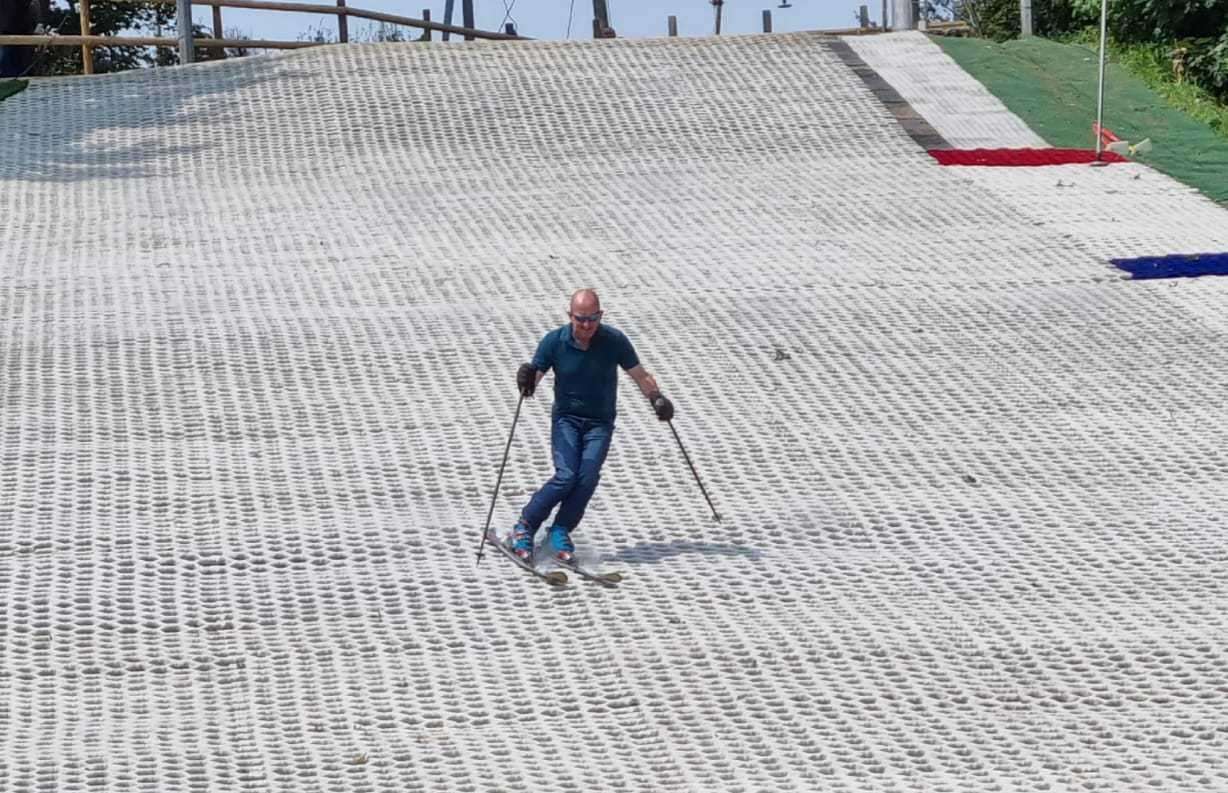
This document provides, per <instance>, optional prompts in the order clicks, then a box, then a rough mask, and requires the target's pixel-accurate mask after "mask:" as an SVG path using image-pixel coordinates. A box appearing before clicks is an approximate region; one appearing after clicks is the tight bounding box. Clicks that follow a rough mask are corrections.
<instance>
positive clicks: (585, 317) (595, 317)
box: [567, 311, 605, 322]
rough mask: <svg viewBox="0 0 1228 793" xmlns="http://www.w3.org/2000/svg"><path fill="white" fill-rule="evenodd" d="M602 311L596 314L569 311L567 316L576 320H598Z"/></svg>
mask: <svg viewBox="0 0 1228 793" xmlns="http://www.w3.org/2000/svg"><path fill="white" fill-rule="evenodd" d="M604 313H605V312H604V311H598V312H597V313H596V314H571V313H569V314H568V315H567V316H569V317H571V318H572V319H574V320H575V321H576V322H600V321H601V315H602V314H604Z"/></svg>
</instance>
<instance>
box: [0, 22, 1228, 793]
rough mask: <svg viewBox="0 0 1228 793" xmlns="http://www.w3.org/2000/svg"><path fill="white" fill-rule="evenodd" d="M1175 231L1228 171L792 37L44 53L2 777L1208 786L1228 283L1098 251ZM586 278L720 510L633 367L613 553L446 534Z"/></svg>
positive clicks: (543, 457)
mask: <svg viewBox="0 0 1228 793" xmlns="http://www.w3.org/2000/svg"><path fill="white" fill-rule="evenodd" d="M932 46H933V45H930V44H928V43H926V42H925V41H924V39H922V38H920V37H917V36H900V37H891V38H885V39H881V40H876V41H875V42H874V44H873V52H871V51H869V50H867V51H865V52H863V53H862V55H863V57H864V58H865V60H866V62H867V63H869V64H870V65H872V66H875V65H881V66H882V68H883V74H890V73H891V69H892V68H895V69H898V68H899V66H898V60H899V59H898V58H897V57H896V56H895V55H893V48H896V47H898V48H899V52H900V53H905V52H916V51H917V50H918V49H921V50H924V49H925V48H926V47H932ZM918 57H920V56H918ZM876 61H877V62H878V63H877V64H876ZM922 61H923V62H924V63H925V64H926V68H927V69H931V70H933V71H932V72H930V73H929V74H928V75H927V77H926V80H924V81H918V80H913V81H909V80H901V81H900V84H899V85H897V86H896V87H897V89H898V90H899V91H900V93H901V94H902V95H903V96H905V98H909V99H925V98H927V97H928V98H929V99H930V100H931V101H930V102H929V103H928V108H929V110H928V111H927V112H928V113H930V115H931V116H932V117H931V118H929V120H930V121H931V123H932V124H933V125H934V126H935V128H937V129H939V130H941V131H942V132H943V134H944V135H947V136H948V137H949V138H951V139H952V140H953V141H954V142H955V143H956V145H962V144H960V143H959V141H960V140H961V139H963V140H973V139H976V137H977V136H978V135H982V134H984V133H983V131H982V130H983V129H984V122H985V115H984V114H981V113H979V111H978V112H977V113H973V114H972V115H971V116H964V115H961V113H963V112H964V110H965V109H967V108H968V107H970V106H969V105H967V104H961V103H960V102H950V101H948V100H949V98H950V97H945V98H944V97H942V96H938V95H939V94H942V92H943V91H944V90H945V89H944V86H952V87H954V88H953V89H952V90H954V91H956V92H965V93H967V92H968V91H971V90H974V86H973V87H972V88H969V86H970V85H971V83H970V81H969V80H968V78H967V77H966V76H965V75H962V74H961V73H959V72H958V70H957V68H956V67H955V66H954V64H952V63H951V62H950V61H949V60H944V59H943V58H941V57H940V54H939V53H936V51H931V52H929V53H928V54H927V55H925V56H924V58H922ZM893 63H894V65H893ZM889 67H890V68H889ZM942 70H945V73H946V74H947V75H948V77H943V74H942V73H940V72H941V71H942ZM977 101H978V102H980V103H981V104H979V105H977V106H976V107H977V108H981V109H982V110H984V113H986V114H989V115H994V114H995V113H997V112H998V111H996V110H994V108H993V107H991V105H992V104H993V103H992V102H991V101H990V98H988V96H987V95H985V96H983V97H980V98H979V99H978V100H977ZM925 105H926V103H925V102H921V101H919V102H918V106H925ZM973 116H975V117H973ZM992 123H1001V119H1000V118H998V120H997V121H993V122H992ZM1008 126H1009V125H1008ZM1004 128H1005V127H1004ZM1012 128H1015V127H1013V126H1012ZM1011 134H1014V133H1011ZM1008 145H1011V144H1008ZM1203 250H1206V251H1216V250H1218V251H1223V250H1228V212H1225V211H1224V210H1222V209H1220V208H1217V207H1215V206H1214V205H1212V204H1211V203H1210V202H1208V201H1205V200H1203V199H1201V198H1199V197H1198V196H1197V195H1195V194H1193V193H1191V192H1190V191H1188V190H1186V189H1184V188H1182V187H1181V186H1180V185H1177V184H1176V183H1174V182H1171V181H1169V180H1167V179H1165V178H1163V177H1161V176H1159V175H1158V174H1156V173H1154V172H1152V171H1150V170H1149V169H1147V168H1145V167H1143V166H1135V165H1123V166H1114V167H1111V168H1107V169H1103V170H1093V169H1089V168H1085V167H1077V166H1070V167H1063V168H1048V169H1035V170H1031V171H1028V170H1018V169H1014V170H1012V169H975V168H941V167H939V166H937V165H936V164H935V163H934V162H933V161H932V160H931V159H930V157H928V156H927V155H926V154H925V152H924V151H922V150H921V149H920V148H919V147H918V146H917V145H916V144H915V143H913V141H912V140H911V139H910V138H909V137H908V136H907V135H906V134H905V133H904V131H903V130H902V129H901V127H900V125H899V124H898V123H897V121H896V120H895V118H894V117H893V116H892V115H891V114H890V113H889V112H887V111H886V110H885V109H884V107H883V105H882V104H881V103H880V102H879V101H878V99H877V98H876V97H875V95H874V94H873V93H872V92H871V91H870V90H869V89H868V88H867V87H866V84H865V83H864V82H863V81H862V79H860V78H859V77H858V75H857V74H855V73H854V71H853V70H852V69H851V68H850V67H849V66H846V65H845V64H844V63H843V62H841V60H840V59H839V58H838V57H837V56H836V55H835V54H834V53H833V51H832V50H831V48H830V40H828V39H825V38H823V37H822V36H818V35H776V36H770V37H768V36H752V37H726V38H722V39H690V40H687V39H673V40H657V41H602V42H594V43H544V42H519V43H503V44H472V45H465V44H459V43H452V44H448V45H444V44H427V45H418V44H413V45H408V44H401V45H392V44H389V45H370V46H349V47H343V48H342V47H331V48H323V49H316V50H312V51H310V52H303V53H300V54H295V55H292V56H286V57H259V58H251V59H246V60H238V61H228V62H224V63H219V64H205V65H201V66H196V67H190V68H184V69H163V70H157V71H144V72H139V73H131V74H125V75H119V76H111V77H100V78H96V79H89V80H79V79H73V80H63V81H49V82H36V83H35V84H34V85H32V86H31V88H30V89H29V90H27V91H26V92H24V93H22V94H19V95H18V96H16V97H14V98H12V99H9V100H7V101H5V102H4V103H3V104H0V252H2V261H0V301H2V302H0V344H2V351H0V352H2V356H3V357H2V360H0V395H2V403H0V411H2V412H0V416H2V418H3V424H2V426H0V683H2V685H0V691H2V693H0V791H3V792H4V793H18V792H19V791H31V790H39V791H94V790H105V791H131V790H140V791H159V792H160V791H239V790H252V791H263V790H273V791H320V792H321V793H332V792H333V791H371V792H372V793H377V792H379V793H383V792H385V791H428V792H430V793H435V792H436V791H520V790H531V791H543V792H544V793H555V792H562V791H585V792H586V793H587V792H588V791H593V792H594V793H597V792H599V791H653V792H654V793H655V792H656V791H696V793H706V792H707V791H744V792H745V793H776V792H780V791H820V790H821V791H854V790H856V791H883V790H909V791H935V790H946V791H992V790H999V791H1015V790H1048V791H1068V790H1077V791H1084V790H1103V791H1121V790H1138V791H1153V790H1172V791H1183V792H1185V791H1195V790H1197V791H1208V790H1225V789H1228V759H1226V758H1228V748H1226V745H1225V744H1226V741H1228V716H1226V715H1225V714H1226V712H1228V635H1226V631H1228V618H1226V617H1225V606H1226V605H1228V602H1226V601H1228V595H1226V594H1225V588H1226V585H1228V574H1226V572H1225V564H1226V562H1228V540H1226V538H1225V525H1224V514H1225V510H1226V509H1228V487H1226V485H1228V453H1226V452H1225V449H1226V448H1228V430H1226V426H1228V416H1226V415H1225V407H1224V400H1225V396H1224V395H1225V393H1226V389H1228V346H1226V345H1225V332H1226V331H1228V327H1226V325H1225V321H1224V316H1225V314H1226V313H1228V312H1226V311H1225V303H1226V302H1228V290H1226V288H1225V286H1224V282H1223V280H1215V279H1198V280H1185V281H1156V282H1131V281H1127V280H1123V279H1122V278H1121V277H1120V274H1119V273H1118V272H1117V271H1115V270H1114V269H1112V268H1111V267H1110V266H1109V264H1108V259H1109V258H1111V257H1115V256H1132V255H1142V254H1156V253H1190V252H1198V251H1203ZM579 286H595V287H597V288H598V289H599V290H600V291H601V295H602V297H603V298H604V301H605V307H606V308H607V310H608V311H607V319H608V321H609V322H610V323H611V324H613V325H616V326H617V327H620V328H622V329H623V330H625V331H626V332H627V333H628V334H629V335H630V336H631V338H632V339H633V340H634V342H635V343H636V345H637V347H638V350H639V353H640V355H641V357H642V359H643V361H644V363H645V364H646V366H647V368H648V369H649V370H650V371H652V372H653V373H654V374H655V375H656V376H657V378H658V379H659V381H660V383H661V385H662V387H663V388H664V390H665V391H666V393H667V394H668V395H670V396H671V397H673V399H674V400H675V402H676V405H677V409H678V415H677V418H676V419H675V421H674V425H675V427H676V428H677V430H678V432H679V435H680V436H681V438H682V440H683V441H684V442H685V443H686V444H687V445H688V450H689V452H690V454H691V456H692V458H693V459H694V461H695V464H696V466H697V467H698V469H699V471H700V473H701V474H702V476H703V478H704V481H705V483H706V485H707V487H708V489H709V491H710V492H711V494H712V497H713V499H714V501H715V503H716V506H717V509H718V510H719V511H720V512H721V513H722V514H723V515H724V517H725V520H724V522H722V523H717V522H715V521H713V520H712V519H711V516H710V514H709V511H708V508H707V505H706V504H705V503H704V500H703V497H702V495H701V494H700V492H699V490H698V488H697V487H696V485H695V482H694V480H693V479H692V478H691V475H690V473H689V471H688V470H687V468H686V465H685V462H684V461H683V459H682V456H681V454H680V453H679V450H678V448H677V445H676V444H675V442H674V439H673V437H672V435H671V434H670V432H669V430H668V427H666V426H664V425H662V424H660V423H658V422H657V421H656V420H655V419H654V418H653V416H652V415H651V413H650V412H649V410H648V407H647V405H646V404H645V403H644V401H643V400H642V399H641V398H639V397H638V396H637V395H636V394H635V393H633V387H632V385H631V383H630V381H629V380H625V379H624V381H623V384H622V386H621V388H622V394H621V399H622V401H621V413H620V416H619V420H618V432H617V434H616V437H615V441H614V446H613V449H612V451H611V454H610V458H609V460H608V463H607V466H606V469H605V476H604V479H603V482H602V484H601V487H600V489H599V491H598V494H597V496H596V498H595V500H594V502H593V504H592V506H591V508H590V510H589V513H588V516H587V518H586V520H585V522H584V525H583V530H582V532H581V533H580V534H579V535H578V537H577V539H578V540H579V542H580V543H581V545H582V547H583V548H584V550H585V551H586V552H587V553H588V554H589V556H590V558H592V559H593V560H594V561H595V563H597V564H598V565H599V566H601V567H602V568H604V569H617V570H622V571H624V572H625V573H626V574H627V578H626V580H625V582H624V583H623V584H622V585H621V586H620V587H619V588H618V589H605V588H602V587H600V586H597V585H593V584H588V583H584V582H578V581H574V577H573V583H572V584H571V585H569V586H568V587H567V588H565V589H561V590H553V589H551V588H549V587H548V586H546V585H544V584H542V583H540V582H538V581H536V580H534V579H532V578H531V577H530V576H528V575H526V574H524V573H523V572H521V571H519V570H517V569H515V568H514V567H513V566H512V565H510V564H508V563H507V562H506V560H504V559H502V558H501V557H498V556H493V555H489V554H488V556H487V559H486V560H485V561H484V562H483V563H482V565H481V566H480V567H475V565H474V552H475V550H476V547H477V542H478V538H479V531H480V530H481V527H482V525H483V521H484V520H485V517H486V511H487V509H488V506H489V502H490V498H491V495H492V492H493V488H494V483H495V477H496V474H497V473H498V469H499V462H500V459H501V455H502V451H503V447H504V444H505V443H506V440H507V436H508V430H509V428H510V426H511V421H512V416H513V414H514V411H515V407H516V391H515V388H514V384H513V381H514V373H515V369H516V367H517V365H518V364H520V363H521V362H522V361H524V360H526V359H527V358H528V357H529V355H530V354H531V352H532V349H533V346H534V344H535V343H536V341H537V339H538V338H539V337H540V336H541V335H542V334H543V333H544V332H545V331H547V330H548V329H549V328H551V327H553V326H554V325H556V324H558V323H560V322H561V321H562V320H563V315H562V312H563V309H564V307H565V300H566V296H567V294H568V293H570V291H571V290H573V289H574V288H576V287H579ZM550 383H551V381H550V380H547V381H546V382H545V383H544V384H543V389H542V394H541V395H540V396H539V397H537V398H535V399H533V400H529V401H526V403H525V406H524V410H523V412H522V414H521V416H520V424H519V427H518V429H517V433H516V436H515V440H514V442H513V444H512V447H511V448H512V451H511V456H510V459H509V461H508V466H507V472H506V475H505V478H504V480H503V485H502V488H501V490H500V493H499V496H498V503H497V508H496V510H495V517H496V521H497V522H498V525H499V526H500V528H501V529H506V528H507V527H508V526H509V525H510V523H511V522H512V520H513V519H514V517H515V515H516V512H517V510H518V509H519V507H520V506H521V505H522V503H523V502H524V501H525V500H526V499H527V497H528V496H529V494H530V493H531V491H532V490H533V489H534V488H535V487H536V486H537V485H539V484H540V483H541V482H542V481H544V480H545V478H546V477H547V476H548V475H549V473H550V469H549V462H548V461H549V431H548V425H549V399H548V396H549V390H550Z"/></svg>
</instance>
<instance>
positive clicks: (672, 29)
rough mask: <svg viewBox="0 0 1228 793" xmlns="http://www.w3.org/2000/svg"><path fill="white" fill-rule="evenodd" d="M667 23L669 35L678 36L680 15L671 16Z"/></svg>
mask: <svg viewBox="0 0 1228 793" xmlns="http://www.w3.org/2000/svg"><path fill="white" fill-rule="evenodd" d="M667 23H668V26H669V35H671V36H677V35H678V17H673V16H672V17H670V18H669V19H668V20H667Z"/></svg>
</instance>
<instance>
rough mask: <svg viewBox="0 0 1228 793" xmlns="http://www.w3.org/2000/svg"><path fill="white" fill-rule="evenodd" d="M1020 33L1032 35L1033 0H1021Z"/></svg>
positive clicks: (1024, 35) (1025, 35) (1023, 35)
mask: <svg viewBox="0 0 1228 793" xmlns="http://www.w3.org/2000/svg"><path fill="white" fill-rule="evenodd" d="M1019 35H1020V36H1022V37H1024V38H1027V37H1028V36H1031V35H1032V0H1019Z"/></svg>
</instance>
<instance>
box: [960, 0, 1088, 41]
mask: <svg viewBox="0 0 1228 793" xmlns="http://www.w3.org/2000/svg"><path fill="white" fill-rule="evenodd" d="M1096 1H1097V2H1098V0H1096ZM956 18H957V19H961V20H963V21H964V22H967V23H968V24H969V25H970V26H971V27H972V29H973V31H975V32H976V34H977V35H978V36H981V37H983V38H987V39H993V40H994V41H1006V40H1008V39H1013V38H1018V36H1019V0H964V2H962V3H960V4H959V5H958V6H957V12H956ZM1078 19H1079V17H1078V12H1077V9H1076V8H1075V7H1074V6H1073V5H1072V0H1032V26H1033V29H1034V32H1035V33H1036V34H1037V35H1039V36H1054V35H1059V34H1062V33H1067V32H1069V31H1070V30H1072V29H1074V28H1076V27H1079V26H1080V25H1079V23H1078Z"/></svg>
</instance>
